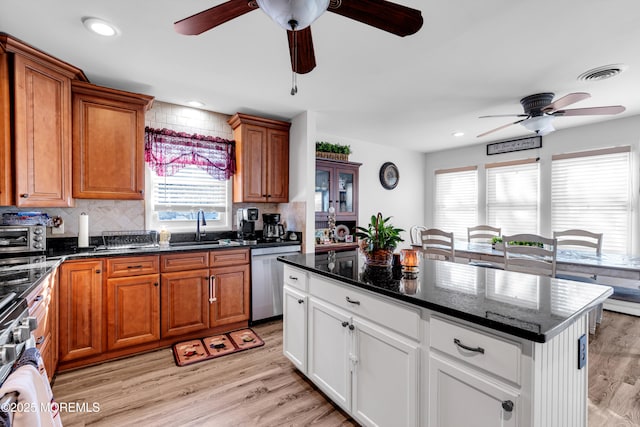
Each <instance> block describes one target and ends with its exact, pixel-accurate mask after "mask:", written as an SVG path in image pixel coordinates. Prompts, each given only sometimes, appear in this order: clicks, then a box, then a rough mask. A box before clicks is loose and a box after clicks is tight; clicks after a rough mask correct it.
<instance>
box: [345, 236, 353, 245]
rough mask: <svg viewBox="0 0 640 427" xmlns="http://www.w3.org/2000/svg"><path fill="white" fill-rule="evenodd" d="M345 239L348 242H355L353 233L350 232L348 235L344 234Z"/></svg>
mask: <svg viewBox="0 0 640 427" xmlns="http://www.w3.org/2000/svg"><path fill="white" fill-rule="evenodd" d="M344 241H345V242H346V243H353V235H351V234H349V235H347V236H344Z"/></svg>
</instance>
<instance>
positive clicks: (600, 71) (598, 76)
mask: <svg viewBox="0 0 640 427" xmlns="http://www.w3.org/2000/svg"><path fill="white" fill-rule="evenodd" d="M626 69H627V66H626V65H623V64H614V65H604V66H602V67H598V68H594V69H592V70H589V71H585V72H584V73H582V74H580V75H579V76H578V80H582V81H587V82H591V81H596V80H604V79H608V78H611V77H615V76H617V75H618V74H620V73H622V72H623V71H624V70H626Z"/></svg>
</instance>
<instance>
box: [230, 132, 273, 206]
mask: <svg viewBox="0 0 640 427" xmlns="http://www.w3.org/2000/svg"><path fill="white" fill-rule="evenodd" d="M242 138H243V139H244V141H243V142H242V153H241V157H242V158H241V162H242V166H241V167H242V171H241V172H239V173H241V174H242V175H238V177H239V178H241V180H242V182H241V185H240V188H238V190H241V191H242V195H240V196H239V200H236V197H235V195H236V189H235V185H234V201H240V202H266V201H267V182H266V174H264V173H262V169H263V165H264V164H265V163H266V162H267V158H266V156H267V130H266V129H265V128H263V127H261V126H253V125H246V127H245V129H244V132H243V135H242Z"/></svg>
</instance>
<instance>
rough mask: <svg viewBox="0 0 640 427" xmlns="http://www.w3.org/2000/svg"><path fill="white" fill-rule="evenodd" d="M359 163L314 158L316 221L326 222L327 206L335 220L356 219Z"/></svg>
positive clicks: (353, 220) (338, 221)
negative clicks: (331, 209) (332, 211)
mask: <svg viewBox="0 0 640 427" xmlns="http://www.w3.org/2000/svg"><path fill="white" fill-rule="evenodd" d="M360 165H361V163H355V162H341V161H335V160H326V159H316V186H315V212H316V223H318V222H326V221H327V214H328V213H329V208H331V207H333V208H334V209H335V213H336V222H337V223H340V222H344V221H352V222H353V223H354V225H355V222H356V221H357V220H358V170H359V168H360Z"/></svg>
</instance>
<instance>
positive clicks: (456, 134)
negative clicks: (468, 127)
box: [451, 131, 464, 137]
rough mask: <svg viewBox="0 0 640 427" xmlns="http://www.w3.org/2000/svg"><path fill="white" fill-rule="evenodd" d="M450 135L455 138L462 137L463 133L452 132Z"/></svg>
mask: <svg viewBox="0 0 640 427" xmlns="http://www.w3.org/2000/svg"><path fill="white" fill-rule="evenodd" d="M451 135H453V136H455V137H459V136H464V132H461V131H457V132H453V133H452V134H451Z"/></svg>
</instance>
